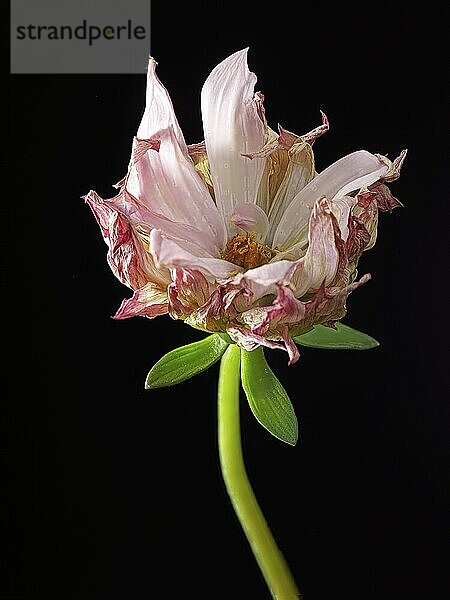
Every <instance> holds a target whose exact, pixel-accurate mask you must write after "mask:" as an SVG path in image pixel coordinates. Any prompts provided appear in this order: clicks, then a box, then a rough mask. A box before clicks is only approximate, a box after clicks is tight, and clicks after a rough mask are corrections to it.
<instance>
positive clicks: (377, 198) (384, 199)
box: [358, 182, 403, 212]
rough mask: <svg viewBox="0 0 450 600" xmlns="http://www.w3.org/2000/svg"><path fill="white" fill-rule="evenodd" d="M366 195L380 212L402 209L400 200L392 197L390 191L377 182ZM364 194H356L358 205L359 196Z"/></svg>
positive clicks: (359, 201)
mask: <svg viewBox="0 0 450 600" xmlns="http://www.w3.org/2000/svg"><path fill="white" fill-rule="evenodd" d="M366 194H367V195H370V196H371V201H372V202H376V204H377V206H378V208H379V209H380V210H381V212H392V211H393V210H394V208H402V207H403V204H402V203H401V202H400V200H397V198H395V196H393V195H392V192H391V190H390V189H389V188H388V186H387V185H384V183H381V182H378V183H374V184H373V185H371V186H370V187H369V189H368V191H367V192H366ZM363 195H364V194H358V203H360V204H361V199H362V198H361V196H363Z"/></svg>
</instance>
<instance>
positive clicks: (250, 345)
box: [227, 325, 285, 352]
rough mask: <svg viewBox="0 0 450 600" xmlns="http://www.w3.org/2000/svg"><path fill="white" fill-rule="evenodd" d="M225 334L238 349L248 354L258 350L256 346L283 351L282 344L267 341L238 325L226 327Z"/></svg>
mask: <svg viewBox="0 0 450 600" xmlns="http://www.w3.org/2000/svg"><path fill="white" fill-rule="evenodd" d="M227 333H228V335H229V336H230V338H231V339H232V340H233V342H236V344H237V345H238V346H239V347H240V348H243V349H244V350H248V351H249V352H251V351H252V350H255V348H258V346H266V347H267V348H272V349H278V350H285V347H284V346H283V344H280V343H278V342H274V341H272V340H268V339H266V338H265V337H263V336H262V335H257V334H256V333H252V332H251V331H248V329H245V328H244V327H239V326H238V325H236V326H233V327H228V328H227Z"/></svg>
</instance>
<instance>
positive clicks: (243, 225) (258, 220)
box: [231, 202, 269, 241]
mask: <svg viewBox="0 0 450 600" xmlns="http://www.w3.org/2000/svg"><path fill="white" fill-rule="evenodd" d="M231 222H232V223H234V224H235V225H236V227H239V229H243V230H244V231H247V232H249V233H251V232H253V231H254V232H255V233H257V234H258V236H257V239H258V241H264V238H265V235H266V233H267V230H268V229H269V219H268V218H267V215H266V213H265V212H264V211H263V209H262V208H260V207H259V206H257V205H256V204H250V203H248V202H238V203H237V204H236V205H235V207H234V210H233V214H232V215H231Z"/></svg>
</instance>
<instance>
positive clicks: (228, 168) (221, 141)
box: [201, 49, 265, 234]
mask: <svg viewBox="0 0 450 600" xmlns="http://www.w3.org/2000/svg"><path fill="white" fill-rule="evenodd" d="M255 82H256V76H255V75H254V73H251V72H250V71H249V69H248V66H247V49H246V50H241V51H239V52H235V53H234V54H232V55H231V56H229V57H228V58H226V59H225V60H224V61H222V62H221V63H220V64H219V65H217V66H216V67H215V68H214V69H213V71H212V72H211V74H210V75H209V76H208V78H207V80H206V81H205V84H204V86H203V89H202V93H201V106H202V117H203V129H204V135H205V143H206V149H207V152H208V157H209V163H210V166H211V175H212V180H213V182H214V191H215V196H216V201H217V206H218V208H219V210H220V211H221V213H222V215H223V218H224V221H225V223H226V226H227V227H228V231H229V234H231V233H233V232H234V227H233V226H232V224H231V223H230V217H231V215H232V213H233V208H234V205H235V204H236V203H237V202H251V203H254V202H255V201H256V194H257V191H258V186H259V182H260V180H261V176H262V173H263V170H264V161H263V160H258V161H249V160H247V159H246V158H244V157H243V156H242V154H247V153H251V152H255V151H256V150H258V149H259V148H261V146H262V145H263V143H264V129H265V127H264V123H263V121H262V120H261V118H260V114H261V108H260V100H259V101H258V102H255V99H254V86H255Z"/></svg>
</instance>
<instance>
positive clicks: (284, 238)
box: [267, 150, 387, 250]
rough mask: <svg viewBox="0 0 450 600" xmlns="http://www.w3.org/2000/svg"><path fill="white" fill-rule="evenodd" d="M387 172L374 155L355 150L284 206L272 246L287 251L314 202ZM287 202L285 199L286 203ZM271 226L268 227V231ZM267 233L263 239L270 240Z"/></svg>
mask: <svg viewBox="0 0 450 600" xmlns="http://www.w3.org/2000/svg"><path fill="white" fill-rule="evenodd" d="M386 171H387V166H386V165H385V164H383V163H382V162H381V161H380V160H379V159H378V158H377V157H376V156H374V155H373V154H370V153H369V152H366V151H365V150H359V151H357V152H353V153H352V154H348V155H347V156H344V158H341V159H340V160H338V161H337V162H335V163H333V164H332V165H331V166H329V167H328V168H326V169H325V170H324V171H322V173H320V174H319V175H318V176H317V177H315V178H314V179H313V180H312V181H311V182H310V183H309V184H308V185H307V186H306V187H304V188H303V190H302V191H301V192H299V193H298V194H297V195H296V196H295V197H294V198H293V199H292V200H291V202H290V204H289V205H288V206H287V207H284V208H283V210H284V213H283V216H282V217H281V219H280V222H279V224H278V226H277V227H276V229H275V232H274V235H273V246H274V247H277V248H279V249H281V250H285V249H287V248H288V247H289V246H290V245H293V244H294V243H296V242H297V241H298V239H299V238H300V236H301V234H302V230H303V228H304V227H305V225H306V223H307V222H308V219H309V215H310V213H311V210H312V207H313V206H314V203H315V202H316V200H318V199H319V198H322V197H327V198H330V199H331V200H333V199H335V198H339V197H342V196H345V195H346V194H348V193H349V192H351V191H354V190H358V189H360V188H362V187H367V186H369V185H371V184H372V183H375V181H378V180H379V179H380V177H382V176H383V174H384V173H385V172H386ZM287 201H288V199H286V202H287ZM273 226H274V225H272V224H271V230H272V227H273ZM271 230H269V233H268V237H267V239H268V240H270V236H271Z"/></svg>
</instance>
